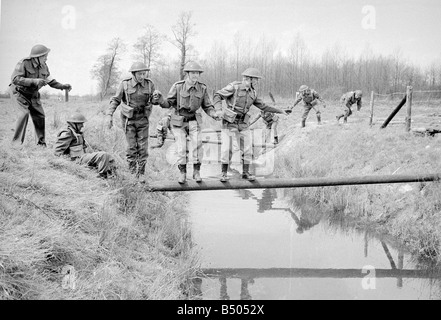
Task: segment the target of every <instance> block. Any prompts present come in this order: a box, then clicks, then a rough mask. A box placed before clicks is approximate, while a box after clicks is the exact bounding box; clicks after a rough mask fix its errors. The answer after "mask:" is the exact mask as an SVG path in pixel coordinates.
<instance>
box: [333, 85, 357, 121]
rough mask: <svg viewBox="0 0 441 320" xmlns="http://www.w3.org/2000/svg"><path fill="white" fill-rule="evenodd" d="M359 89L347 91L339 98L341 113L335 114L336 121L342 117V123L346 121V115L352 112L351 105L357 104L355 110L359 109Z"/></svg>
mask: <svg viewBox="0 0 441 320" xmlns="http://www.w3.org/2000/svg"><path fill="white" fill-rule="evenodd" d="M362 95H363V93H362V92H361V90H355V91H349V92H347V93H345V94H344V95H343V96H342V97H341V98H340V103H341V108H342V114H339V115H338V116H336V118H337V122H338V121H339V120H340V118H342V117H343V121H344V123H346V122H348V117H349V116H350V115H351V114H352V110H351V106H352V105H353V104H355V103H356V104H357V111H360V109H361V97H362Z"/></svg>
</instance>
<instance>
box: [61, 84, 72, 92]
mask: <svg viewBox="0 0 441 320" xmlns="http://www.w3.org/2000/svg"><path fill="white" fill-rule="evenodd" d="M61 88H62V89H63V90H67V91H70V90H72V86H71V85H70V84H68V83H66V84H63V86H62V87H61Z"/></svg>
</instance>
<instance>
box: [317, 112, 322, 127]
mask: <svg viewBox="0 0 441 320" xmlns="http://www.w3.org/2000/svg"><path fill="white" fill-rule="evenodd" d="M317 123H318V124H319V125H321V124H322V116H321V115H320V114H318V115H317Z"/></svg>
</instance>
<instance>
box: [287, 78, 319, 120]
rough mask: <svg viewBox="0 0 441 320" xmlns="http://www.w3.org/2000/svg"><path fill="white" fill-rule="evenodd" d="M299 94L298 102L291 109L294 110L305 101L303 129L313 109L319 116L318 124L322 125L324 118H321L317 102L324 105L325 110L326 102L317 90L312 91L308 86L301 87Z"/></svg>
mask: <svg viewBox="0 0 441 320" xmlns="http://www.w3.org/2000/svg"><path fill="white" fill-rule="evenodd" d="M299 92H300V94H299V96H298V98H297V100H296V101H295V102H294V105H293V106H292V107H291V108H290V109H291V110H292V109H293V108H294V107H295V106H296V105H297V104H298V103H299V102H300V101H302V100H303V103H304V106H303V115H302V128H304V127H305V124H306V118H307V117H308V114H309V111H311V109H314V110H315V113H316V115H317V122H318V124H321V122H322V118H321V112H320V109H319V107H318V106H317V100H319V101H321V102H322V103H323V108H326V104H325V101H323V100H322V98H320V96H319V94H318V93H317V92H316V91H315V90H313V89H310V88H309V87H308V86H305V85H302V86H300V88H299Z"/></svg>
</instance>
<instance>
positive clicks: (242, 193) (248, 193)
mask: <svg viewBox="0 0 441 320" xmlns="http://www.w3.org/2000/svg"><path fill="white" fill-rule="evenodd" d="M236 191H237V192H238V193H239V196H240V197H241V198H242V199H244V200H248V199H249V198H252V199H256V200H257V197H256V196H255V195H254V193H252V192H251V191H250V190H247V189H236Z"/></svg>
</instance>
